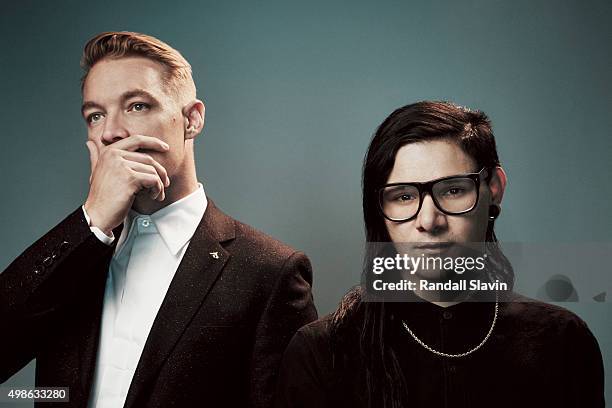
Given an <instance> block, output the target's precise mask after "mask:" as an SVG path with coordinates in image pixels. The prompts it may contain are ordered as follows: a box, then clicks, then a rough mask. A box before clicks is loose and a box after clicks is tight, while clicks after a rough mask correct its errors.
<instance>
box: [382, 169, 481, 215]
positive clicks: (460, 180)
mask: <svg viewBox="0 0 612 408" xmlns="http://www.w3.org/2000/svg"><path fill="white" fill-rule="evenodd" d="M489 174H490V172H489V171H488V170H487V168H486V167H483V168H482V169H481V170H480V171H479V172H478V173H467V174H458V175H455V176H448V177H442V178H439V179H435V180H431V181H428V182H426V183H391V184H386V185H384V186H382V187H381V188H379V189H378V190H377V191H378V204H379V208H380V210H381V211H382V214H383V215H384V217H385V218H386V219H388V220H389V221H395V222H404V221H410V220H412V219H413V218H414V217H416V216H417V214H418V213H419V211H421V206H422V205H423V198H424V197H425V194H427V193H429V195H430V196H431V198H432V200H433V202H434V204H435V206H436V207H437V208H438V210H440V211H441V212H443V213H444V214H448V215H459V214H465V213H467V212H470V211H472V210H473V209H474V207H476V204H478V198H479V196H480V182H481V180H485V179H487V178H488V177H489Z"/></svg>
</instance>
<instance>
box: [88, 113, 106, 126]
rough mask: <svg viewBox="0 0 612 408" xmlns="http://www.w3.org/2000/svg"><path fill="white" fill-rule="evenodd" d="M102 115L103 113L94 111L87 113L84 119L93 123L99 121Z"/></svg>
mask: <svg viewBox="0 0 612 408" xmlns="http://www.w3.org/2000/svg"><path fill="white" fill-rule="evenodd" d="M102 117H103V115H102V114H101V113H100V112H95V113H92V114H90V115H87V119H86V121H87V123H88V124H90V125H94V124H96V123H97V122H99V121H100V120H102Z"/></svg>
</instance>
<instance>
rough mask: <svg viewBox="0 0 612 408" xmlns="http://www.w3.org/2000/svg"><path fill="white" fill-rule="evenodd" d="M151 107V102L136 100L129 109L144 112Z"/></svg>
mask: <svg viewBox="0 0 612 408" xmlns="http://www.w3.org/2000/svg"><path fill="white" fill-rule="evenodd" d="M149 108H150V106H149V104H146V103H143V102H136V103H133V104H132V105H131V106H130V109H128V111H134V112H144V111H146V110H148V109H149Z"/></svg>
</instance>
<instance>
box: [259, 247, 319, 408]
mask: <svg viewBox="0 0 612 408" xmlns="http://www.w3.org/2000/svg"><path fill="white" fill-rule="evenodd" d="M311 287H312V269H311V266H310V261H309V260H308V258H307V257H306V256H305V255H304V254H303V253H301V252H295V253H293V254H292V255H291V256H290V257H289V258H288V259H287V260H286V261H285V263H284V265H283V266H282V268H281V272H280V274H279V277H278V279H277V281H276V283H275V285H274V289H273V291H272V294H271V295H270V297H269V299H268V302H267V305H266V307H265V310H264V312H263V314H262V315H261V318H260V319H259V322H258V324H257V328H256V333H255V344H254V347H253V352H252V357H251V364H250V376H249V382H250V384H249V406H250V407H253V408H263V407H266V408H268V407H270V406H271V405H272V400H273V397H274V392H275V389H276V381H277V377H278V371H279V368H280V363H281V358H282V355H283V352H284V351H285V348H286V347H287V345H288V344H289V341H290V340H291V338H292V337H293V335H294V334H295V332H296V331H297V330H298V329H299V328H300V327H302V326H303V325H305V324H307V323H310V322H311V321H313V320H316V319H317V311H316V308H315V306H314V302H313V298H312V291H311Z"/></svg>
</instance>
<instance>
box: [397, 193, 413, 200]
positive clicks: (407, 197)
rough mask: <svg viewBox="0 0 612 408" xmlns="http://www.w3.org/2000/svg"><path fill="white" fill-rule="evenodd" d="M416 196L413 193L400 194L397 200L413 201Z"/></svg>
mask: <svg viewBox="0 0 612 408" xmlns="http://www.w3.org/2000/svg"><path fill="white" fill-rule="evenodd" d="M415 198H416V197H415V196H414V195H412V194H400V195H399V196H397V197H396V198H395V200H396V201H411V200H414V199H415Z"/></svg>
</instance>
